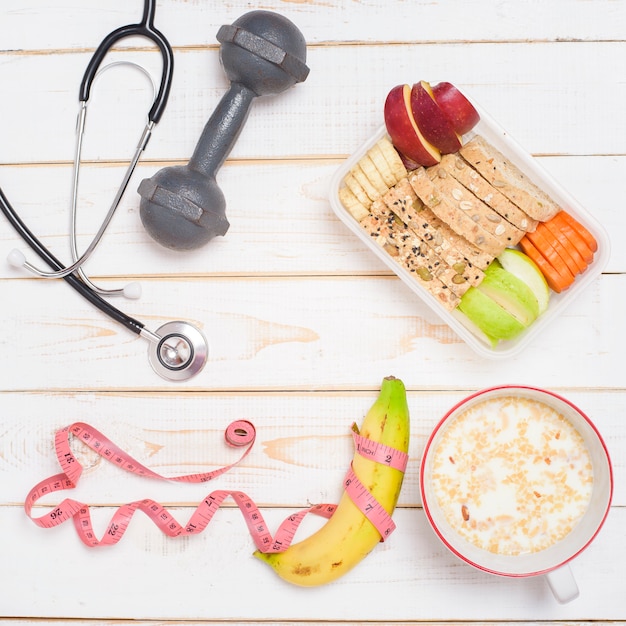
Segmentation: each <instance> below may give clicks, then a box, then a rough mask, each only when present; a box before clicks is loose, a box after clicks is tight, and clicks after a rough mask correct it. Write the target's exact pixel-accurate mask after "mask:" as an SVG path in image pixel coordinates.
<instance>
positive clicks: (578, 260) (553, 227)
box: [539, 220, 588, 274]
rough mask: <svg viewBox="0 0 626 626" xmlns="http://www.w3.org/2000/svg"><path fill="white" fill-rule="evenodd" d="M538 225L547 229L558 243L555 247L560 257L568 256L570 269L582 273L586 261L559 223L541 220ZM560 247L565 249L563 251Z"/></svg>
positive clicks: (574, 272) (575, 272)
mask: <svg viewBox="0 0 626 626" xmlns="http://www.w3.org/2000/svg"><path fill="white" fill-rule="evenodd" d="M539 227H541V228H545V229H546V230H548V231H549V232H550V233H551V235H552V237H554V239H555V240H556V242H558V244H560V246H555V247H556V248H557V251H558V252H559V254H560V255H561V256H562V257H564V258H565V255H567V256H568V261H571V263H572V265H570V269H571V270H572V273H573V274H582V273H583V272H584V271H585V270H586V269H587V266H588V263H587V261H585V259H583V257H582V255H581V254H580V252H579V251H578V248H576V246H575V245H574V244H573V243H572V241H571V240H570V239H569V237H568V236H567V235H566V234H565V232H564V231H563V229H561V228H559V225H558V224H555V223H554V220H548V221H547V222H541V223H540V224H539ZM562 248H564V249H565V252H563V250H562Z"/></svg>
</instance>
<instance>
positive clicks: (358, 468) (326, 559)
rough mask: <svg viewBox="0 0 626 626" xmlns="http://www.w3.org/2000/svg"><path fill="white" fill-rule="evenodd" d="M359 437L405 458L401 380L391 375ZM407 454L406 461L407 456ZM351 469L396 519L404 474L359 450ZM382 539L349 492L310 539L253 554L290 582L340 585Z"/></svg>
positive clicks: (406, 411)
mask: <svg viewBox="0 0 626 626" xmlns="http://www.w3.org/2000/svg"><path fill="white" fill-rule="evenodd" d="M359 434H360V435H361V436H362V437H364V438H366V439H369V440H370V441H372V442H375V443H377V444H380V445H382V446H388V447H389V448H393V449H395V450H399V451H400V452H401V453H404V454H406V453H407V452H408V447H409V434H410V433H409V409H408V405H407V400H406V390H405V388H404V384H403V383H402V381H401V380H399V379H397V378H394V377H393V376H388V377H387V378H385V379H384V380H383V382H382V385H381V389H380V393H379V396H378V398H377V400H376V401H375V402H374V404H373V405H372V407H371V408H370V409H369V411H368V413H367V414H366V416H365V418H364V420H363V424H362V426H361V429H360V432H359ZM404 454H403V456H404ZM352 470H353V472H354V474H355V475H356V477H357V478H358V479H359V480H360V482H361V483H362V485H363V486H364V487H365V488H366V489H367V490H368V491H369V492H370V494H371V495H372V496H373V497H374V498H375V500H377V501H378V503H379V504H380V505H381V506H382V508H383V509H384V510H385V511H386V512H387V513H388V514H389V515H391V514H392V513H393V511H394V509H395V507H396V503H397V501H398V496H399V495H400V488H401V487H402V480H403V478H404V473H403V472H402V471H400V470H399V469H396V468H394V467H390V466H388V465H385V464H384V463H378V462H376V461H372V460H370V459H368V458H365V457H364V456H362V455H361V454H359V452H358V451H355V453H354V458H353V460H352ZM380 540H381V535H380V533H379V531H378V530H377V529H376V528H375V526H374V525H373V524H372V522H370V520H369V519H368V518H367V517H366V516H365V515H364V514H363V513H362V512H361V510H360V509H359V508H358V507H357V505H356V504H354V502H353V500H352V499H351V498H350V496H349V495H348V493H347V492H344V493H343V495H342V497H341V499H340V501H339V504H338V505H337V509H336V510H335V512H334V513H333V515H332V517H331V518H330V519H329V520H328V521H327V522H326V523H325V524H324V526H322V527H321V528H320V529H319V530H318V531H317V532H315V533H313V534H312V535H311V536H310V537H308V538H306V539H304V540H302V541H300V542H298V543H294V544H292V545H291V546H289V547H288V548H287V549H286V550H285V551H283V552H278V553H271V554H270V553H262V552H260V551H259V550H257V551H256V552H255V553H254V556H256V557H257V558H258V559H260V560H262V561H265V562H266V563H268V564H269V565H271V566H272V567H273V568H274V570H275V571H276V573H277V574H278V575H279V576H280V577H281V578H283V579H284V580H286V581H287V582H290V583H293V584H295V585H301V586H304V587H313V586H318V585H323V584H326V583H329V582H331V581H333V580H336V579H337V578H339V577H340V576H343V575H344V574H345V573H346V572H348V571H349V570H351V569H352V568H353V567H354V566H355V565H357V563H359V562H360V561H362V560H363V559H364V558H365V557H366V556H367V555H368V554H369V553H370V552H371V551H372V550H373V549H374V547H375V546H376V545H377V544H378V543H379V542H380Z"/></svg>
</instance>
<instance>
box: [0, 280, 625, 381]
mask: <svg viewBox="0 0 626 626" xmlns="http://www.w3.org/2000/svg"><path fill="white" fill-rule="evenodd" d="M623 283H624V276H623V275H621V274H618V275H603V276H602V277H601V278H600V279H599V280H597V281H596V282H594V283H592V285H590V286H589V287H588V288H587V290H586V291H585V292H584V294H582V295H581V297H579V298H577V299H575V300H574V301H573V302H572V303H571V305H570V306H569V307H568V308H567V309H566V310H565V311H564V312H563V313H562V314H561V315H560V316H559V320H558V322H557V323H552V324H551V325H550V326H549V327H548V329H546V331H545V332H543V333H542V334H541V335H540V336H539V337H537V338H536V339H535V341H534V342H532V343H531V344H530V345H528V346H527V347H526V349H525V350H524V351H523V352H522V353H521V354H520V355H518V356H515V357H511V358H509V359H507V360H505V361H492V360H487V359H484V358H483V357H481V356H478V355H477V354H475V353H474V352H473V351H472V350H471V349H470V348H469V347H468V346H466V345H465V344H464V343H463V342H462V341H461V340H460V339H459V338H458V337H457V335H456V334H455V333H454V332H453V331H452V330H451V329H450V328H449V327H448V326H447V325H446V324H445V323H444V322H442V320H441V318H439V317H438V316H437V315H436V314H435V313H434V312H433V311H432V309H430V308H429V307H428V306H427V305H426V304H425V303H423V302H422V301H421V300H419V299H418V297H417V295H416V294H414V293H412V292H411V291H410V290H409V289H408V287H407V286H406V285H404V284H403V283H401V282H400V281H399V279H397V278H396V277H395V276H394V277H381V278H376V277H373V278H368V279H365V278H352V277H311V278H304V277H284V278H280V277H278V278H267V279H258V278H255V277H251V278H246V277H242V278H234V279H228V280H226V279H222V278H219V277H218V278H206V279H203V280H200V279H197V280H174V279H170V280H165V281H144V296H143V298H142V299H141V300H139V301H129V302H128V303H125V304H123V307H124V310H125V311H127V312H128V313H129V314H131V315H134V316H135V317H137V318H138V319H140V320H145V322H146V323H147V324H148V327H149V328H152V329H156V328H157V327H158V326H160V325H161V324H162V323H165V322H166V321H170V320H175V319H183V320H188V321H190V322H192V323H195V324H196V325H197V326H198V327H200V328H201V329H202V330H203V331H204V333H205V334H206V336H207V338H208V342H209V350H210V360H209V363H208V365H207V367H206V368H205V370H204V371H203V372H202V373H201V374H200V375H199V376H198V377H196V378H195V379H193V380H192V381H190V382H188V383H182V384H181V386H179V387H176V388H177V389H181V388H182V389H212V390H216V389H217V390H219V389H238V390H244V389H259V388H266V389H310V388H316V389H319V388H322V389H324V388H328V387H329V386H330V387H346V386H348V387H350V388H353V386H354V385H357V386H360V385H363V384H367V385H371V384H373V381H378V379H379V378H380V377H381V376H384V375H387V374H390V373H391V374H394V375H396V376H398V377H401V378H405V379H406V380H407V382H408V383H409V384H416V385H420V386H423V387H436V388H440V387H443V388H447V387H448V386H449V385H450V384H458V381H463V385H464V386H466V385H484V384H485V383H490V382H492V381H493V382H498V380H501V379H502V378H505V379H508V380H514V381H517V382H537V383H539V384H542V385H548V386H554V385H556V386H561V385H569V386H575V385H582V386H583V387H590V386H599V387H603V388H605V387H616V388H621V387H622V386H623V385H622V383H623V379H622V367H621V359H622V354H624V352H625V351H626V345H625V343H624V342H625V341H626V337H625V336H624V335H623V333H618V332H616V331H615V330H614V329H617V328H620V326H621V323H622V321H621V311H622V310H623V306H624V304H623V296H622V294H623V293H625V291H626V289H625V288H624V285H623ZM42 303H45V305H44V306H42ZM3 315H4V317H5V319H6V320H12V321H11V326H10V328H11V329H14V330H13V332H4V333H3V334H2V336H1V337H0V347H1V348H2V351H3V352H4V353H5V354H10V355H11V366H10V367H5V369H6V370H7V371H5V373H4V375H3V377H2V382H1V385H2V388H3V389H5V390H33V389H34V390H39V389H45V390H55V389H68V388H69V389H153V390H154V389H159V388H163V382H162V380H161V379H160V378H159V377H158V376H156V375H155V374H154V373H153V372H152V370H151V369H150V368H149V366H148V363H147V360H146V350H147V345H146V343H145V342H143V341H140V340H139V339H137V338H136V337H135V335H133V334H131V333H130V332H128V331H126V330H125V329H124V328H122V327H121V326H119V325H117V324H115V323H114V322H112V321H109V320H108V318H106V317H105V316H104V315H102V314H101V313H100V312H99V311H97V310H95V309H94V308H93V307H91V306H90V305H89V304H88V303H87V302H85V301H84V300H83V299H82V298H80V297H79V296H78V295H77V294H75V293H73V292H72V291H71V290H70V289H68V287H67V285H65V284H59V283H51V282H45V283H42V282H39V281H36V280H23V281H12V283H11V297H10V298H7V299H6V301H5V302H4V303H3ZM588 320H590V321H588ZM572 338H575V340H573V339H572ZM546 354H550V355H551V358H550V359H546V358H545V355H546ZM60 363H62V365H63V366H62V367H59V364H60ZM581 363H582V364H583V365H584V367H581ZM356 364H358V366H357V365H356ZM129 372H130V373H131V375H129ZM166 388H168V389H173V388H174V387H172V385H171V384H169V385H167V386H166Z"/></svg>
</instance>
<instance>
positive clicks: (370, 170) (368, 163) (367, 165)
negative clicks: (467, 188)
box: [359, 154, 389, 195]
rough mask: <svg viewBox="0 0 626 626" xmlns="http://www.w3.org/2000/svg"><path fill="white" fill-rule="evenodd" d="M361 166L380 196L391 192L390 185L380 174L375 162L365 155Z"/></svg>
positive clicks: (361, 159) (360, 163)
mask: <svg viewBox="0 0 626 626" xmlns="http://www.w3.org/2000/svg"><path fill="white" fill-rule="evenodd" d="M359 166H360V167H361V169H362V170H363V172H364V173H365V175H366V176H367V178H368V180H369V181H370V183H372V186H373V187H374V188H375V189H376V191H377V192H378V193H379V194H381V195H382V194H384V193H387V192H388V191H389V185H387V183H385V181H384V180H383V177H382V176H381V175H380V172H379V171H378V170H377V169H376V166H375V165H374V162H373V161H372V159H371V158H370V157H369V155H367V154H366V155H365V156H363V157H361V158H360V159H359Z"/></svg>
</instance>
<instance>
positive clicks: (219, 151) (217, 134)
mask: <svg viewBox="0 0 626 626" xmlns="http://www.w3.org/2000/svg"><path fill="white" fill-rule="evenodd" d="M256 96H257V94H255V93H254V92H253V91H252V90H251V89H249V88H248V87H246V86H245V85H242V84H241V83H237V82H233V83H231V85H230V88H229V89H228V91H227V92H226V93H225V94H224V95H223V96H222V99H221V100H220V101H219V103H218V105H217V107H216V108H215V110H214V111H213V114H212V115H211V117H210V118H209V121H208V122H207V123H206V125H205V127H204V130H203V131H202V134H201V135H200V139H199V140H198V143H197V144H196V148H195V150H194V152H193V154H192V155H191V159H189V167H190V168H191V169H193V170H195V171H197V172H201V173H202V174H205V175H206V176H207V177H209V178H211V179H215V177H216V175H217V171H218V170H219V169H220V167H221V166H222V164H223V163H224V161H225V160H226V158H227V157H228V155H229V154H230V151H231V150H232V148H233V146H234V144H235V142H236V141H237V138H238V137H239V134H240V133H241V131H242V129H243V126H244V124H245V122H246V119H247V117H248V113H249V112H250V105H251V104H252V101H253V100H254V98H256Z"/></svg>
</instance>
